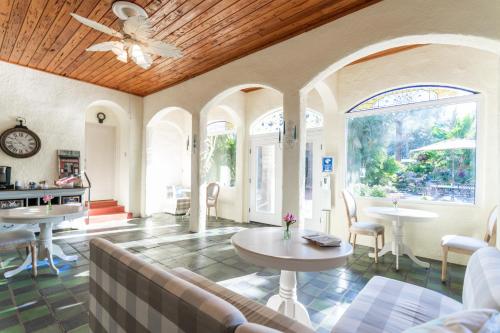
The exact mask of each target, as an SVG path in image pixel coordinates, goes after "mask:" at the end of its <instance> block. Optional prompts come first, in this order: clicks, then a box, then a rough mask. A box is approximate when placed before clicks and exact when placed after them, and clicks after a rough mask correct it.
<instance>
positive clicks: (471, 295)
mask: <svg viewBox="0 0 500 333" xmlns="http://www.w3.org/2000/svg"><path fill="white" fill-rule="evenodd" d="M462 301H463V305H464V308H465V309H481V308H488V309H496V310H499V311H500V251H499V250H498V249H496V248H494V247H486V248H482V249H479V250H477V251H476V252H475V253H474V254H473V255H472V256H471V258H470V259H469V263H468V264H467V269H466V270H465V278H464V290H463V294H462Z"/></svg>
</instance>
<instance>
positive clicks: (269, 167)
mask: <svg viewBox="0 0 500 333" xmlns="http://www.w3.org/2000/svg"><path fill="white" fill-rule="evenodd" d="M256 154H257V156H256V158H257V161H256V162H257V166H256V167H257V170H256V172H257V174H256V184H255V186H256V198H255V200H256V202H255V206H256V207H255V210H256V211H257V212H259V213H270V214H272V213H274V212H275V202H274V201H275V199H276V198H275V190H276V184H275V180H276V170H275V168H274V167H275V164H274V161H275V154H276V151H275V146H274V145H266V146H258V147H257V151H256Z"/></svg>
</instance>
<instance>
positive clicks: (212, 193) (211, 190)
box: [207, 183, 220, 220]
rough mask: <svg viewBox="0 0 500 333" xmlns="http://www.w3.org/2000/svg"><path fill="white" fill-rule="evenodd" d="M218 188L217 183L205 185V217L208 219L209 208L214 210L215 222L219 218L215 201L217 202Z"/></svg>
mask: <svg viewBox="0 0 500 333" xmlns="http://www.w3.org/2000/svg"><path fill="white" fill-rule="evenodd" d="M219 191H220V186H219V184H217V183H210V184H208V185H207V216H208V217H210V208H212V207H213V208H215V220H217V219H218V218H219V214H217V201H218V200H219Z"/></svg>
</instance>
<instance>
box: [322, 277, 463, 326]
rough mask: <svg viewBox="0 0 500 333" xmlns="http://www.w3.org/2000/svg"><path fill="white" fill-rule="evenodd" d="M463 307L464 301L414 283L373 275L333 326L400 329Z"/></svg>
mask: <svg viewBox="0 0 500 333" xmlns="http://www.w3.org/2000/svg"><path fill="white" fill-rule="evenodd" d="M460 310H462V304H460V303H459V302H457V301H455V300H453V299H451V298H449V297H447V296H444V295H441V294H439V293H437V292H435V291H432V290H429V289H426V288H422V287H418V286H415V285H413V284H409V283H405V282H401V281H397V280H393V279H388V278H384V277H380V276H375V277H373V278H372V279H371V280H370V281H369V282H368V284H367V285H366V286H365V287H364V288H363V289H362V290H361V292H360V293H359V294H358V296H357V297H356V298H355V299H354V301H353V303H352V304H351V305H350V306H349V308H348V309H347V311H346V312H345V313H344V315H343V316H342V317H341V318H340V319H339V321H338V322H337V324H336V325H335V326H334V327H333V330H332V332H334V333H352V332H357V333H372V332H387V333H400V332H402V331H404V330H405V329H407V328H410V327H412V326H415V325H419V324H422V323H424V322H427V321H429V320H432V319H435V318H438V317H440V316H444V315H447V314H450V313H453V312H455V311H460Z"/></svg>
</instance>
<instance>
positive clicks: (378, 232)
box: [342, 190, 385, 263]
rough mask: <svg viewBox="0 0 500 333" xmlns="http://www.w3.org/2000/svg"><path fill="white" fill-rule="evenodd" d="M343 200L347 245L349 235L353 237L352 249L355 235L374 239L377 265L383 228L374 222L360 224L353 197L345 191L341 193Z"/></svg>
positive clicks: (383, 241) (354, 244) (354, 243)
mask: <svg viewBox="0 0 500 333" xmlns="http://www.w3.org/2000/svg"><path fill="white" fill-rule="evenodd" d="M342 197H343V198H344V203H345V208H346V212H347V222H348V224H349V243H350V242H351V234H353V235H354V240H353V242H352V247H353V249H354V247H355V246H356V235H357V234H360V235H365V236H372V237H374V240H375V244H374V247H373V248H374V254H375V263H378V236H381V238H382V247H384V243H385V240H384V226H383V225H381V224H378V223H374V222H361V221H358V212H357V205H356V200H355V199H354V196H353V195H352V194H351V192H349V191H347V190H343V191H342Z"/></svg>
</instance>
